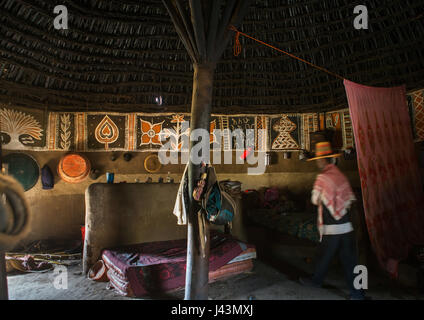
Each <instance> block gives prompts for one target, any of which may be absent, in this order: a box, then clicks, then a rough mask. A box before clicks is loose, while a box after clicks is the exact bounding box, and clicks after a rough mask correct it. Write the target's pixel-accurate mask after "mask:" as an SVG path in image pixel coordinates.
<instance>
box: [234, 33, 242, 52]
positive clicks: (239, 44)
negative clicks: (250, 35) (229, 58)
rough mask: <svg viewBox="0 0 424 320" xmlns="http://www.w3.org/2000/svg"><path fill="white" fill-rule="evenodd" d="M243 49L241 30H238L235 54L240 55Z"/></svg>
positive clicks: (235, 40)
mask: <svg viewBox="0 0 424 320" xmlns="http://www.w3.org/2000/svg"><path fill="white" fill-rule="evenodd" d="M241 49H242V48H241V43H240V32H239V31H237V32H236V36H235V39H234V56H236V57H238V56H239V55H240V53H241Z"/></svg>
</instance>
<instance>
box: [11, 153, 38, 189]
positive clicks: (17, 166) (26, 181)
mask: <svg viewBox="0 0 424 320" xmlns="http://www.w3.org/2000/svg"><path fill="white" fill-rule="evenodd" d="M3 163H7V164H8V174H9V175H11V176H12V177H14V178H15V179H16V180H18V181H19V183H20V184H21V185H22V186H23V188H24V190H25V191H28V190H29V189H31V188H32V187H34V185H35V184H36V183H37V181H38V178H39V176H40V167H39V165H38V163H37V161H36V160H35V159H34V158H33V157H31V156H30V155H28V154H26V153H10V154H8V155H7V156H5V157H3Z"/></svg>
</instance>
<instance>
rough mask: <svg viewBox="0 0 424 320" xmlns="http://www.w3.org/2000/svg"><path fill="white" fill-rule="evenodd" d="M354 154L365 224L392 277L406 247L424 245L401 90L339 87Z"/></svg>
mask: <svg viewBox="0 0 424 320" xmlns="http://www.w3.org/2000/svg"><path fill="white" fill-rule="evenodd" d="M344 85H345V89H346V94H347V98H348V101H349V110H350V115H351V118H352V124H353V129H354V135H355V143H356V148H357V157H358V168H359V175H360V178H361V186H362V198H363V202H364V209H365V220H366V223H367V227H368V232H369V236H370V240H371V244H372V247H373V249H374V251H375V253H376V255H377V258H378V260H379V262H380V264H381V265H382V266H383V268H384V269H385V270H387V271H388V272H389V274H390V275H391V276H392V277H395V278H396V277H397V276H398V263H399V261H400V260H403V259H405V258H406V257H407V256H408V252H409V249H410V248H411V246H412V245H422V244H424V191H423V185H422V182H421V178H420V172H419V169H418V159H417V154H416V152H415V148H414V143H413V137H412V130H411V123H410V120H409V114H408V108H407V102H406V101H407V100H406V90H405V87H404V86H402V87H396V88H374V87H367V86H363V85H359V84H356V83H353V82H350V81H348V80H345V81H344Z"/></svg>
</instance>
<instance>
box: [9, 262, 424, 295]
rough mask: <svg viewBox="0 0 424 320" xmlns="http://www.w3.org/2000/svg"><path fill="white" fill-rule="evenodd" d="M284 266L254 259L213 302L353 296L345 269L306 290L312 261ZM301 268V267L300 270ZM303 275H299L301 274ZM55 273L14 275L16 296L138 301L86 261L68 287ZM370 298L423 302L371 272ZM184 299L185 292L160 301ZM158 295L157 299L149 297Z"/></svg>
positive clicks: (212, 289) (73, 269) (224, 283)
mask: <svg viewBox="0 0 424 320" xmlns="http://www.w3.org/2000/svg"><path fill="white" fill-rule="evenodd" d="M279 266H280V267H279V268H278V270H277V269H276V268H273V267H271V266H269V265H268V264H265V263H264V262H262V261H259V260H255V261H254V269H253V270H252V271H251V272H249V273H244V274H241V275H238V276H235V277H232V278H229V279H226V280H221V281H219V282H215V283H213V284H210V285H209V299H210V300H249V299H251V300H345V299H346V298H347V295H348V291H347V288H346V284H345V282H344V277H343V274H342V273H341V268H340V267H338V266H337V265H335V266H334V267H333V268H332V270H330V272H329V274H328V277H327V280H326V283H325V286H324V287H323V288H306V287H303V286H302V285H300V284H299V283H298V281H297V274H304V273H308V272H310V271H311V270H312V268H313V266H312V264H307V263H305V264H304V265H299V264H297V266H296V267H293V266H292V265H289V264H286V265H285V266H284V265H281V264H280V265H279ZM296 270H297V271H296ZM296 273H297V274H296ZM56 275H57V273H56V274H55V273H54V272H53V271H49V272H46V273H26V274H18V275H9V276H8V286H9V299H11V300H122V299H124V300H125V299H133V298H127V297H123V296H120V295H118V294H117V293H116V292H115V291H114V290H113V289H108V288H107V283H104V282H103V283H99V282H93V281H91V280H88V279H87V278H85V276H84V275H83V274H82V267H81V264H79V265H74V266H70V267H68V269H67V280H68V281H67V289H56V288H55V286H54V281H55V276H56ZM369 279H370V280H369V289H368V290H367V297H369V298H371V299H373V300H387V299H389V300H392V299H396V300H398V299H407V300H417V299H418V300H422V299H423V298H424V296H423V295H420V294H419V293H418V291H417V290H415V289H413V288H406V287H400V286H399V285H394V284H393V283H390V282H389V281H388V280H387V279H385V278H380V277H377V276H374V275H369ZM157 298H159V299H175V300H179V299H183V298H184V290H180V291H178V292H174V293H172V294H170V295H168V296H163V297H155V299H157ZM148 299H152V298H148Z"/></svg>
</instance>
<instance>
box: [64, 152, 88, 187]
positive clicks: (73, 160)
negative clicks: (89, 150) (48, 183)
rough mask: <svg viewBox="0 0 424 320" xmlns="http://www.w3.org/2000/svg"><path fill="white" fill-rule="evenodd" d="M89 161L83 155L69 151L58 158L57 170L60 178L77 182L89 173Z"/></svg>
mask: <svg viewBox="0 0 424 320" xmlns="http://www.w3.org/2000/svg"><path fill="white" fill-rule="evenodd" d="M90 169H91V165H90V161H89V160H88V159H87V158H86V157H85V156H83V155H80V154H77V153H70V154H67V155H65V156H63V157H62V159H60V162H59V165H58V167H57V172H58V174H59V176H60V177H61V178H62V180H64V181H66V182H69V183H79V182H81V181H83V180H84V179H85V178H87V176H88V174H89V173H90Z"/></svg>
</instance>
